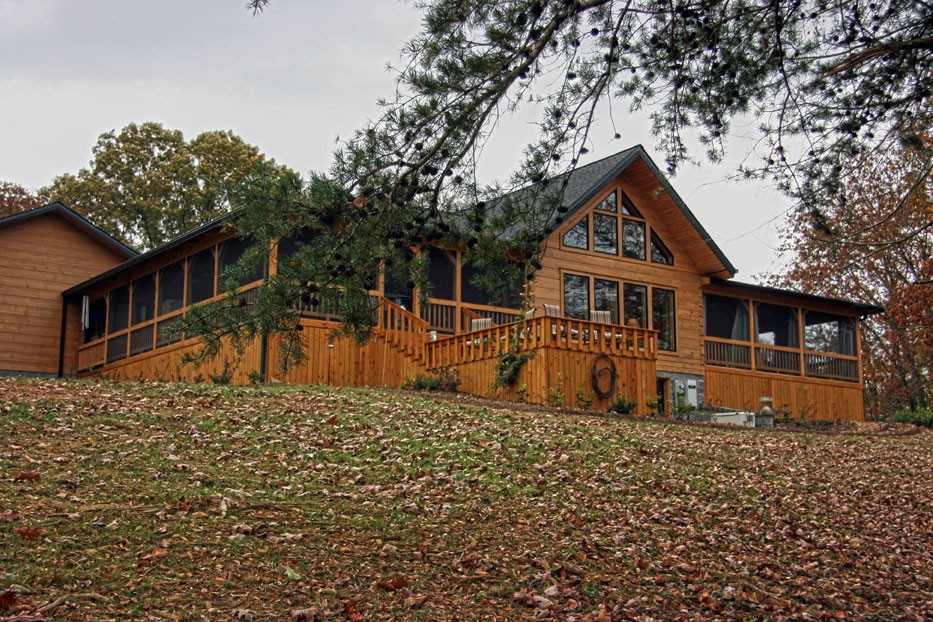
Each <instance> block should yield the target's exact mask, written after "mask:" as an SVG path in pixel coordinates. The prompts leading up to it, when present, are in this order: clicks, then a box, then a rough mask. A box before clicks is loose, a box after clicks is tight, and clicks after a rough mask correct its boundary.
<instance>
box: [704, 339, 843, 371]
mask: <svg viewBox="0 0 933 622" xmlns="http://www.w3.org/2000/svg"><path fill="white" fill-rule="evenodd" d="M753 350H754V360H753V359H752V351H753ZM704 352H705V353H706V364H707V365H717V366H720V367H732V368H735V369H748V370H753V371H763V372H769V373H778V374H789V375H794V376H806V377H810V378H825V379H828V380H841V381H844V382H858V381H859V360H858V357H856V356H847V355H844V354H832V353H828V352H814V351H811V350H801V349H800V348H786V347H780V346H769V345H763V344H760V343H756V344H754V348H753V344H751V343H750V342H747V341H736V340H733V339H716V338H711V337H706V338H705V339H704Z"/></svg>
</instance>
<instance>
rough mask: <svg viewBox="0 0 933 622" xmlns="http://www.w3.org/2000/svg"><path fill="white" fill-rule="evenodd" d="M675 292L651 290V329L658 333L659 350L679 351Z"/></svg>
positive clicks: (659, 289)
mask: <svg viewBox="0 0 933 622" xmlns="http://www.w3.org/2000/svg"><path fill="white" fill-rule="evenodd" d="M676 315H677V314H676V312H675V309H674V292H673V291H671V290H669V289H661V288H658V287H655V288H654V289H652V290H651V328H653V329H654V330H656V331H658V349H659V350H676V349H677V327H676V321H675V318H676Z"/></svg>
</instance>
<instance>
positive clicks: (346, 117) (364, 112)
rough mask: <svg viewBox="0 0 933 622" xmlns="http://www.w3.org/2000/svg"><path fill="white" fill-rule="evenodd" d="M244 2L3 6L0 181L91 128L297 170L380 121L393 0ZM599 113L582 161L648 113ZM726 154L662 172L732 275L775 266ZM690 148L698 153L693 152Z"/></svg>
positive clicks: (497, 141)
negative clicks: (218, 149) (157, 130)
mask: <svg viewBox="0 0 933 622" xmlns="http://www.w3.org/2000/svg"><path fill="white" fill-rule="evenodd" d="M244 6H245V0H196V1H191V0H80V1H76V0H0V59H2V60H0V141H2V142H0V180H2V181H13V182H17V183H20V184H22V185H24V186H26V187H28V188H37V187H40V186H43V185H46V184H48V183H49V182H50V181H51V180H52V179H53V178H54V177H56V176H57V175H60V174H62V173H67V172H70V173H74V172H77V171H78V169H80V168H81V167H83V166H87V164H88V162H89V161H90V159H91V148H92V146H93V145H94V143H95V142H96V141H97V137H98V136H99V135H100V134H101V133H103V132H106V131H109V130H114V129H116V130H119V129H120V128H122V127H124V126H125V125H127V124H128V123H131V122H136V123H142V122H145V121H157V122H160V123H162V124H164V125H165V126H166V127H169V128H173V129H179V130H182V132H184V134H185V137H186V138H188V139H190V138H194V137H195V136H196V135H197V134H199V133H200V132H203V131H207V130H215V129H219V130H228V129H229V130H232V131H233V132H234V133H236V134H238V135H239V136H241V137H242V138H243V139H244V140H246V141H247V142H249V143H251V144H254V145H256V146H257V147H259V149H260V150H261V151H263V152H264V153H265V154H266V155H268V156H270V157H272V158H275V159H276V160H277V161H278V162H282V163H284V164H287V165H289V166H291V167H292V168H294V169H296V170H298V171H300V172H302V173H307V172H308V171H311V170H326V169H327V168H328V166H329V164H330V154H331V150H332V148H333V145H334V141H335V139H336V138H337V137H338V136H348V135H349V134H350V133H351V132H352V131H353V130H354V129H355V128H357V127H359V126H360V125H361V124H362V123H364V122H365V121H366V119H369V118H374V117H375V116H377V115H378V107H377V105H376V101H377V99H378V98H379V97H388V96H390V95H391V93H392V88H393V78H392V75H391V73H389V72H387V65H388V64H389V63H392V64H398V63H397V60H398V58H399V52H400V50H401V48H402V46H403V44H404V43H405V41H406V40H407V39H408V38H409V37H411V36H412V35H413V34H414V33H415V32H416V31H417V30H418V27H419V23H420V17H419V15H418V13H417V12H416V11H415V9H414V8H413V7H412V5H411V4H410V3H404V2H397V1H396V0H339V1H335V0H273V2H272V4H271V5H270V7H269V8H268V9H267V10H266V11H265V13H263V14H262V15H261V16H259V17H253V16H252V14H251V13H250V12H249V11H247V10H246V9H245V8H244ZM614 115H615V120H616V127H617V128H618V129H619V131H620V133H621V134H622V139H621V140H619V141H613V140H611V139H610V137H611V136H612V134H613V133H614V131H615V130H614V129H612V128H611V126H610V125H609V124H608V120H607V119H603V120H602V122H601V123H600V125H599V126H598V127H597V128H596V130H595V131H594V132H593V133H592V136H593V137H594V138H593V144H592V146H591V153H590V155H589V156H588V158H589V160H582V161H581V163H583V164H585V163H586V162H587V161H593V160H596V159H599V158H602V157H605V156H607V155H610V154H611V153H614V152H615V151H617V150H620V149H622V148H625V147H629V146H631V145H634V144H638V143H641V144H643V145H644V146H645V147H646V148H647V150H648V152H649V153H650V154H651V155H652V157H653V158H654V159H655V161H656V162H658V163H659V164H662V168H663V159H664V158H663V154H660V153H658V152H657V151H656V150H655V149H654V140H653V139H652V138H651V136H650V135H649V133H648V132H647V123H646V121H645V119H644V118H635V117H631V116H629V115H627V114H626V113H625V111H624V110H623V109H619V110H615V111H614ZM530 118H531V117H526V118H523V119H515V120H513V121H512V122H510V123H506V124H504V125H503V126H502V127H501V128H500V130H499V132H498V134H497V135H496V137H495V138H494V139H493V140H492V141H491V142H490V143H489V144H488V145H487V148H486V150H485V152H484V159H483V161H482V166H481V170H480V175H481V179H483V180H485V181H491V180H492V179H494V178H498V179H501V180H503V181H505V180H506V179H507V177H508V173H509V172H510V171H511V168H512V166H513V165H514V164H515V163H516V162H517V161H518V156H519V155H520V154H521V149H522V146H523V145H524V143H525V141H527V139H528V138H529V137H530V136H532V133H533V127H532V126H531V125H530V123H529V122H528V121H529V119H530ZM738 134H740V132H736V136H735V137H734V138H737V140H736V141H734V144H733V147H732V152H731V153H730V158H729V161H728V162H726V163H724V164H723V165H719V166H714V165H711V164H708V163H705V162H704V163H702V164H701V165H700V166H699V167H692V166H687V167H685V168H684V169H683V170H682V171H680V172H679V173H678V174H677V176H676V177H674V178H673V179H672V183H673V185H674V187H675V188H676V189H677V191H678V192H679V193H680V195H681V196H682V197H683V198H684V200H685V201H686V202H687V205H689V206H690V208H691V210H692V211H693V212H694V213H695V214H696V216H697V218H698V219H699V220H700V222H701V223H703V225H704V226H705V227H706V229H707V231H709V233H710V234H711V235H712V236H713V238H714V239H715V240H716V242H717V243H718V244H719V246H720V247H721V248H722V249H723V251H724V252H725V253H726V255H727V256H728V257H729V259H731V260H732V263H733V264H735V266H736V267H737V268H738V269H739V275H738V278H739V279H741V280H744V281H752V280H753V277H754V275H757V274H761V273H764V272H766V271H768V270H770V269H777V267H778V265H779V264H778V261H777V259H776V253H775V251H774V248H775V247H776V246H777V244H778V236H777V227H778V226H779V225H780V224H781V221H782V218H781V214H782V213H783V212H785V210H787V209H788V208H789V206H790V203H789V202H788V201H787V200H786V199H784V198H783V197H781V196H779V195H778V194H777V193H776V192H774V191H773V190H771V189H770V188H769V187H767V186H765V185H762V184H760V183H756V184H736V183H733V182H726V181H723V180H724V179H725V177H726V176H727V175H728V174H729V173H730V172H732V171H733V170H734V168H735V166H736V164H737V163H738V162H739V161H741V159H742V158H743V157H744V156H745V153H746V151H747V150H748V148H749V144H750V143H749V141H748V140H744V139H742V137H741V136H738ZM699 155H701V154H698V156H699Z"/></svg>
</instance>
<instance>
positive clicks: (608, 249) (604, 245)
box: [593, 214, 619, 255]
mask: <svg viewBox="0 0 933 622" xmlns="http://www.w3.org/2000/svg"><path fill="white" fill-rule="evenodd" d="M617 220H618V219H617V218H616V217H615V216H610V215H609V214H593V250H595V251H596V252H598V253H608V254H610V255H618V254H619V225H618V222H617Z"/></svg>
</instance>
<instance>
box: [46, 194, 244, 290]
mask: <svg viewBox="0 0 933 622" xmlns="http://www.w3.org/2000/svg"><path fill="white" fill-rule="evenodd" d="M237 211H238V210H234V211H232V212H230V213H228V214H224V215H223V216H220V217H218V218H215V219H214V220H212V221H210V222H206V223H204V224H203V225H201V226H200V227H196V228H194V229H191V230H190V231H188V232H186V233H183V234H181V235H180V236H178V237H177V238H174V239H172V240H169V241H168V242H166V243H165V244H162V245H161V246H157V247H155V248H153V249H152V250H149V251H146V252H145V253H142V254H140V255H137V256H135V257H133V258H132V259H129V260H127V261H124V262H123V263H121V264H119V265H117V266H114V267H113V268H111V269H110V270H107V271H106V272H103V273H101V274H98V275H97V276H95V277H92V278H90V279H88V280H87V281H84V282H83V283H78V284H77V285H75V286H74V287H71V288H69V289H66V290H65V291H64V292H62V296H65V297H68V296H73V295H74V294H76V293H78V292H80V291H81V290H84V289H87V288H88V287H92V286H94V285H96V284H98V283H100V282H101V281H105V280H107V279H109V278H111V277H113V276H116V275H117V274H119V273H121V272H123V271H124V270H129V269H130V268H132V267H133V266H138V265H139V264H141V263H143V262H146V261H148V260H150V259H152V258H153V257H158V256H159V255H161V254H162V253H166V252H168V251H170V250H172V249H173V248H177V247H179V246H181V245H182V244H184V243H185V242H188V241H190V240H192V239H194V238H196V237H198V236H200V235H203V234H204V233H207V232H208V231H210V230H212V229H216V228H219V227H222V226H223V225H225V224H227V223H228V222H229V221H230V220H231V219H232V217H233V216H234V215H235V214H236V213H237Z"/></svg>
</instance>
